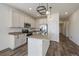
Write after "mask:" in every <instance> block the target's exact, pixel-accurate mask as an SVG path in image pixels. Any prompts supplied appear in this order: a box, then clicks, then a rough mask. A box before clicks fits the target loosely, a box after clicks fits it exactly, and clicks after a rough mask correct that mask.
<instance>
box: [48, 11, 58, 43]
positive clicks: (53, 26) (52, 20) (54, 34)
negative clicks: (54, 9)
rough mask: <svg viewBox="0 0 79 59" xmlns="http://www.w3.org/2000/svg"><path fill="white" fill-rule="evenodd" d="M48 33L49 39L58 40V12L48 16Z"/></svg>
mask: <svg viewBox="0 0 79 59" xmlns="http://www.w3.org/2000/svg"><path fill="white" fill-rule="evenodd" d="M48 35H49V39H50V40H51V41H57V42H59V14H58V13H55V14H52V15H51V16H48Z"/></svg>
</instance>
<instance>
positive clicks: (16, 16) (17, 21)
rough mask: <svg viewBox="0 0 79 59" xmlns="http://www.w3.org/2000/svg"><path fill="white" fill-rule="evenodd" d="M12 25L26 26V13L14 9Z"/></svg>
mask: <svg viewBox="0 0 79 59" xmlns="http://www.w3.org/2000/svg"><path fill="white" fill-rule="evenodd" d="M12 27H24V14H23V13H21V12H19V11H16V10H13V11H12Z"/></svg>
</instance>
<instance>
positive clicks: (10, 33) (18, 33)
mask: <svg viewBox="0 0 79 59" xmlns="http://www.w3.org/2000/svg"><path fill="white" fill-rule="evenodd" d="M8 34H9V35H20V34H25V33H22V32H9V33H8Z"/></svg>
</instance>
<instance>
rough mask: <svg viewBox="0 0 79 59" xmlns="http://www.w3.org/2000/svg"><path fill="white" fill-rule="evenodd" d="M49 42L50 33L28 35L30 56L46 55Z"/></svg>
mask: <svg viewBox="0 0 79 59" xmlns="http://www.w3.org/2000/svg"><path fill="white" fill-rule="evenodd" d="M49 44H50V41H49V39H48V35H41V34H34V35H32V36H30V37H28V56H45V55H46V53H47V50H48V48H49Z"/></svg>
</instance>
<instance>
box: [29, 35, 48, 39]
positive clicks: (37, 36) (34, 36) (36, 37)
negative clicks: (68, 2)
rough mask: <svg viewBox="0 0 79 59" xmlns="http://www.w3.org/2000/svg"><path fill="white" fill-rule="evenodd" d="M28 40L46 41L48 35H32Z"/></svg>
mask: <svg viewBox="0 0 79 59" xmlns="http://www.w3.org/2000/svg"><path fill="white" fill-rule="evenodd" d="M29 38H35V39H46V40H48V35H42V34H33V35H32V36H30V37H29Z"/></svg>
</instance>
